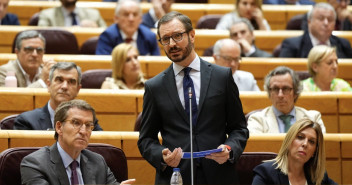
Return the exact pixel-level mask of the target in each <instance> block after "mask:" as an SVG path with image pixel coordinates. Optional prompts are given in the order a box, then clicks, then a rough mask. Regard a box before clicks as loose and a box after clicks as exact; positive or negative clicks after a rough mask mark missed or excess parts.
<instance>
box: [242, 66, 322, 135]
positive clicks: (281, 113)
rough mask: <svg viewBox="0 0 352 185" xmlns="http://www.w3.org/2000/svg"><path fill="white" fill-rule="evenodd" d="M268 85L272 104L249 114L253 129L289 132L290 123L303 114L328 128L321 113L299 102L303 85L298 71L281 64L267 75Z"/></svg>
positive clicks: (266, 131) (249, 125) (304, 116)
mask: <svg viewBox="0 0 352 185" xmlns="http://www.w3.org/2000/svg"><path fill="white" fill-rule="evenodd" d="M264 89H265V90H266V91H267V92H268V95H269V99H270V101H271V103H272V106H269V107H266V108H265V109H263V110H262V111H259V112H255V113H253V114H252V115H251V116H250V117H249V118H248V130H249V132H250V133H251V134H253V133H286V132H287V131H288V129H289V128H290V126H291V125H292V124H293V123H295V122H296V121H298V120H300V119H302V118H309V119H310V120H312V121H313V122H317V123H318V124H319V125H320V127H321V129H322V131H323V133H325V132H326V129H325V126H324V123H323V120H322V119H321V114H320V112H318V111H315V110H306V109H304V108H301V107H297V106H295V102H296V101H297V99H298V97H299V95H300V93H301V92H302V85H301V84H300V81H299V78H298V76H297V75H296V73H295V72H294V71H293V70H292V69H290V68H288V67H285V66H279V67H277V68H275V69H274V70H272V71H270V72H269V74H268V75H267V76H266V77H265V81H264Z"/></svg>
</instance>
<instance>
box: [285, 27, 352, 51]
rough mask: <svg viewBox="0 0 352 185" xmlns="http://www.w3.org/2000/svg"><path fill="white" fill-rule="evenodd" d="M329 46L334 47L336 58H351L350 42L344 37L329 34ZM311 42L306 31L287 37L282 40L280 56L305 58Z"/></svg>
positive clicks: (310, 47)
mask: <svg viewBox="0 0 352 185" xmlns="http://www.w3.org/2000/svg"><path fill="white" fill-rule="evenodd" d="M330 43H331V46H334V47H336V51H337V53H336V54H337V57H338V58H352V48H351V45H350V42H349V41H348V40H346V39H344V38H340V37H336V36H334V35H331V36H330ZM312 47H313V44H312V41H311V40H310V37H309V33H308V31H305V32H304V34H303V35H302V36H299V37H292V38H287V39H285V40H284V41H283V42H282V46H281V51H280V56H279V57H286V58H307V56H308V53H309V51H310V49H312Z"/></svg>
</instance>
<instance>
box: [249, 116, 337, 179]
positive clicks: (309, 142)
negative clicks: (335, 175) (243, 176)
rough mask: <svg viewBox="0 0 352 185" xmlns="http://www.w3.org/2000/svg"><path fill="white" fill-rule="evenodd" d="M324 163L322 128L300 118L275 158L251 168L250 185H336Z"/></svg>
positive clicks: (288, 133)
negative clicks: (251, 179)
mask: <svg viewBox="0 0 352 185" xmlns="http://www.w3.org/2000/svg"><path fill="white" fill-rule="evenodd" d="M325 160H326V159H325V143H324V134H323V132H322V128H321V127H320V125H319V124H318V123H317V122H314V121H312V120H310V119H307V118H305V119H301V120H299V121H297V122H296V123H295V124H293V126H292V127H291V128H290V130H289V131H288V132H287V134H286V136H285V139H284V140H283V142H282V145H281V148H280V151H279V154H278V155H277V157H276V158H275V159H273V160H269V161H266V162H264V163H262V164H260V165H258V166H257V167H255V168H254V170H253V172H254V178H253V182H252V184H253V185H258V184H278V185H280V184H317V185H320V184H336V183H335V182H334V181H333V180H332V179H330V178H329V177H328V174H327V173H326V170H325Z"/></svg>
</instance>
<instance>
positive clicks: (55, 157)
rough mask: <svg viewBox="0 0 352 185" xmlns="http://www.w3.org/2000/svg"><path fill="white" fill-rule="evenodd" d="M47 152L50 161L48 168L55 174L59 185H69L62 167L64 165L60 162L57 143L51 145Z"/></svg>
mask: <svg viewBox="0 0 352 185" xmlns="http://www.w3.org/2000/svg"><path fill="white" fill-rule="evenodd" d="M49 151H50V161H51V162H52V163H51V164H50V166H51V169H52V171H53V173H54V174H56V176H57V178H58V181H60V184H70V181H69V180H68V176H67V173H66V169H65V167H64V163H63V162H62V159H61V156H60V153H59V150H58V148H57V143H55V144H54V145H52V146H51V147H50V148H49Z"/></svg>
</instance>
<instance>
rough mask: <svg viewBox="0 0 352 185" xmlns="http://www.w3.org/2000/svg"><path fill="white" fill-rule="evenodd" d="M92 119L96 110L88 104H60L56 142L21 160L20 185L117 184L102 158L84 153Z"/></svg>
mask: <svg viewBox="0 0 352 185" xmlns="http://www.w3.org/2000/svg"><path fill="white" fill-rule="evenodd" d="M95 120H96V117H95V110H94V109H93V107H91V106H90V105H89V104H88V103H87V102H85V101H83V100H71V101H67V102H64V103H61V104H60V105H59V107H58V108H57V109H56V112H55V119H54V122H55V127H54V128H55V135H54V138H55V139H56V141H57V142H56V143H54V144H53V145H52V146H50V147H49V146H46V147H43V148H41V149H39V150H37V151H35V152H33V153H31V154H29V155H28V156H26V157H24V158H23V160H22V162H21V180H22V184H51V185H56V184H57V185H58V184H75V185H76V184H118V182H116V179H115V176H114V174H113V173H112V172H111V170H110V168H109V166H108V165H107V164H106V162H105V160H104V158H103V157H102V156H101V155H99V154H96V153H94V152H91V151H89V150H86V148H87V146H88V144H89V139H90V136H91V134H92V130H93V128H94V122H95ZM134 182H135V180H134V179H130V180H126V181H123V182H121V184H132V183H134Z"/></svg>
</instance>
